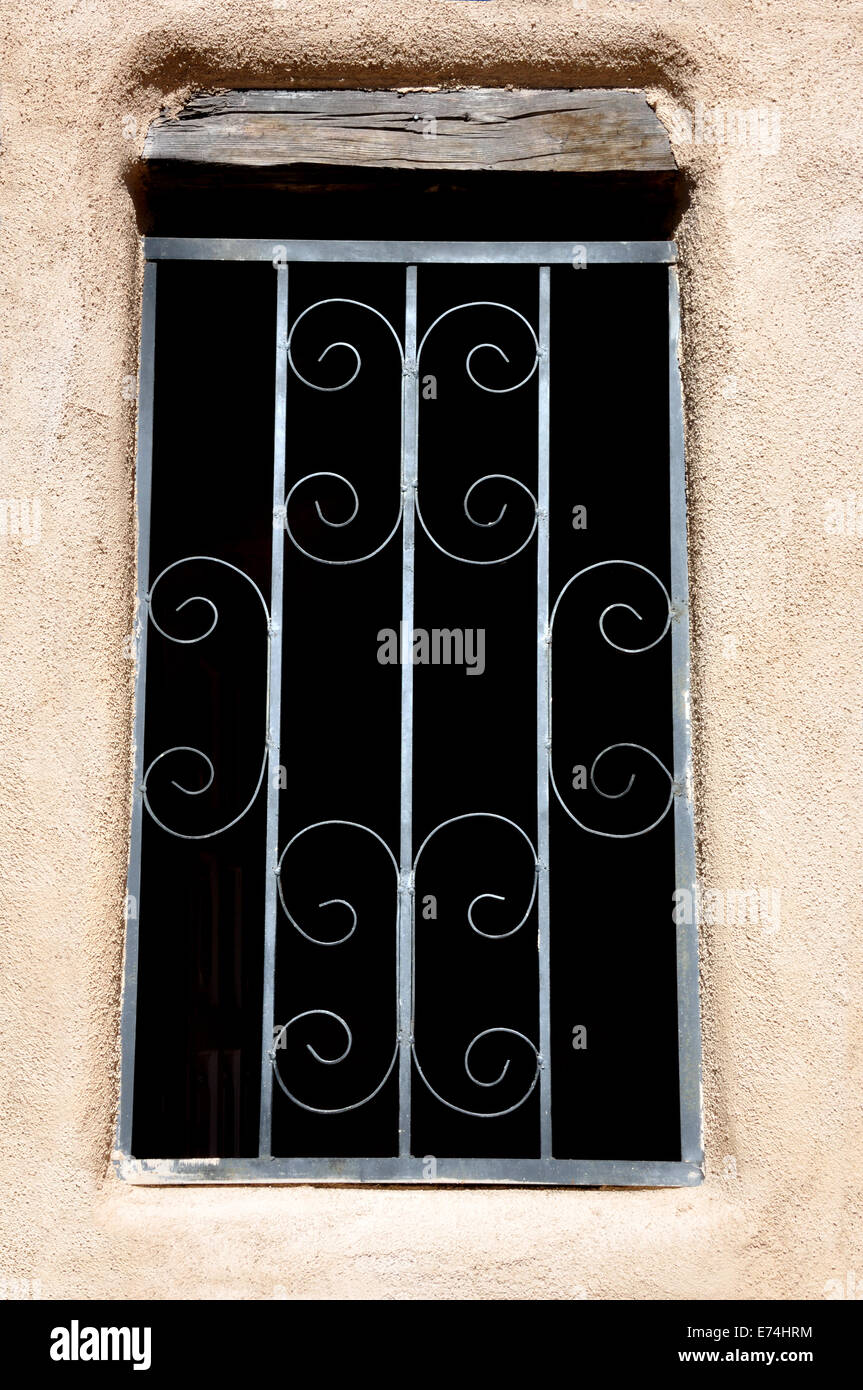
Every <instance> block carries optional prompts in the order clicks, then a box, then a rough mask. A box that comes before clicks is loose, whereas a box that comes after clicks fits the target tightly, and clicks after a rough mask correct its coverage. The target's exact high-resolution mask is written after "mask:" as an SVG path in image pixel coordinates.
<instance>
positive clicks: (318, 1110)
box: [268, 820, 399, 1115]
mask: <svg viewBox="0 0 863 1390" xmlns="http://www.w3.org/2000/svg"><path fill="white" fill-rule="evenodd" d="M335 825H341V826H346V827H348V828H350V829H353V830H362V831H363V832H364V834H366V835H371V836H372V838H373V839H374V840H376V841H377V842H378V844H379V845H382V846H383V848H384V849H385V850H386V853H387V857H388V858H389V861H390V863H391V864H392V866H393V870H394V872H395V876H396V887H398V881H399V866H398V863H397V862H396V859H395V856H394V855H393V852H392V850H391V849H390V847H389V845H388V844H387V843H386V841H385V840H383V839H381V837H380V835H378V833H377V831H375V830H371V829H369V827H368V826H366V825H360V824H359V823H358V822H357V821H347V820H327V821H316V822H315V823H314V824H313V825H307V826H305V827H304V828H303V829H302V830H300V831H298V832H297V834H296V835H294V836H293V837H292V838H291V839H290V840H289V841H288V843H287V844H286V845H285V848H284V849H283V850H282V853H281V855H280V857H279V862H278V865H277V868H276V881H277V884H278V890H279V901H280V902H281V905H282V910H283V911H284V913H285V916H286V917H287V919H288V921H289V922H290V923H291V925H292V926H293V927H295V928H296V930H297V931H298V932H299V934H300V936H302V937H303V938H304V939H305V940H306V941H309V942H311V943H312V944H313V945H315V946H342V945H344V943H345V942H346V941H350V939H351V937H352V936H353V935H354V933H355V931H356V930H357V928H358V926H359V920H358V916H357V912H356V909H355V907H354V906H353V904H352V903H350V902H348V901H347V899H345V898H328V899H326V900H324V901H323V902H320V903H318V907H319V908H322V909H323V908H329V907H342V908H345V909H346V910H347V912H348V913H349V914H350V926H349V927H348V930H347V931H346V932H345V933H344V934H343V935H342V936H340V937H338V938H337V939H335V940H332V941H327V940H321V938H320V937H318V936H313V935H312V934H311V932H308V931H305V930H304V929H303V928H302V927H301V926H300V924H299V922H298V921H297V919H296V917H295V916H294V915H293V913H292V912H291V911H290V908H289V907H288V905H287V902H286V901H285V895H284V890H283V885H282V866H283V864H284V862H285V859H286V858H287V856H288V853H289V852H290V850H291V849H292V847H293V846H294V845H295V844H297V842H298V841H299V840H301V839H302V838H303V836H304V835H308V834H309V833H310V832H311V831H313V830H325V829H328V828H329V827H331V826H335ZM396 978H398V912H396ZM308 1018H331V1019H335V1021H336V1022H337V1023H338V1024H339V1026H340V1028H341V1029H342V1030H343V1032H344V1037H345V1039H346V1042H345V1046H344V1050H343V1051H342V1052H341V1053H339V1055H338V1056H336V1057H322V1056H321V1054H320V1053H319V1052H317V1051H316V1049H315V1048H314V1047H313V1046H312V1044H311V1043H309V1042H307V1043H306V1049H307V1051H308V1052H309V1053H310V1054H311V1056H312V1057H314V1059H315V1061H316V1062H320V1063H321V1065H322V1066H328V1067H334V1066H338V1064H339V1063H340V1062H344V1061H345V1060H346V1058H347V1057H348V1056H349V1055H350V1052H351V1049H352V1048H353V1034H352V1033H351V1030H350V1028H349V1026H348V1024H347V1022H346V1020H345V1019H344V1018H342V1017H341V1015H340V1014H336V1013H333V1012H332V1010H330V1009H306V1010H305V1011H304V1012H303V1013H299V1014H295V1015H294V1016H293V1018H290V1019H289V1020H288V1022H287V1023H285V1024H283V1025H282V1027H281V1028H280V1029H279V1031H278V1033H276V1035H275V1037H274V1039H273V1046H272V1048H271V1049H270V1052H269V1054H268V1055H269V1057H270V1060H271V1062H272V1064H273V1071H274V1073H275V1076H276V1080H277V1081H278V1083H279V1085H280V1087H281V1088H282V1090H283V1091H284V1093H285V1095H286V1096H287V1097H288V1098H289V1100H292V1101H293V1103H294V1104H295V1105H298V1106H300V1108H301V1109H303V1110H308V1111H310V1112H311V1113H313V1114H315V1115H344V1114H346V1113H347V1112H348V1111H349V1110H359V1109H360V1108H361V1107H362V1106H364V1105H367V1104H368V1103H369V1101H371V1100H374V1098H375V1096H376V1095H378V1093H379V1092H380V1091H381V1090H382V1089H383V1087H384V1086H385V1085H386V1083H387V1081H388V1080H389V1078H390V1076H391V1075H392V1070H393V1067H394V1066H395V1062H396V1058H397V1056H398V1052H399V1040H398V1037H397V1038H396V1042H395V1047H394V1050H393V1055H392V1058H391V1060H390V1064H389V1066H388V1067H387V1070H386V1072H385V1073H384V1075H383V1077H382V1078H381V1080H380V1081H379V1083H378V1084H377V1086H375V1088H374V1090H373V1091H371V1092H370V1093H369V1094H368V1095H366V1096H363V1097H362V1099H360V1100H357V1101H354V1102H353V1103H352V1104H350V1105H342V1106H338V1107H335V1108H330V1109H324V1108H323V1107H321V1106H316V1105H309V1104H308V1103H307V1102H306V1101H302V1100H300V1099H299V1097H298V1096H296V1095H294V1093H293V1092H292V1091H291V1090H290V1089H289V1088H288V1086H287V1085H286V1083H285V1081H284V1078H283V1077H282V1074H281V1072H280V1071H279V1064H278V1057H277V1054H278V1052H279V1051H280V1050H283V1049H284V1046H285V1040H286V1038H287V1033H288V1029H289V1028H292V1027H293V1026H294V1024H297V1023H300V1022H301V1021H302V1020H303V1019H308Z"/></svg>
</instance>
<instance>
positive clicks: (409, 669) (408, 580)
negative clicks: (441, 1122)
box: [397, 265, 419, 1158]
mask: <svg viewBox="0 0 863 1390" xmlns="http://www.w3.org/2000/svg"><path fill="white" fill-rule="evenodd" d="M418 430H419V379H418V376H417V268H416V266H415V265H409V266H408V267H407V270H406V275H405V363H404V373H403V376H402V492H403V495H404V517H403V520H402V609H401V632H400V639H401V640H400V643H399V649H400V653H401V661H402V693H401V721H402V729H401V734H402V743H401V833H400V838H399V944H398V967H397V968H398V975H399V1157H400V1158H407V1157H408V1156H409V1155H410V1151H411V1049H412V1045H413V1031H414V1029H413V1005H414V1000H413V995H414V986H413V930H414V928H413V905H414V898H413V732H414V730H413V725H414V667H413V626H414V528H415V510H414V505H415V495H416V486H417V466H418V463H417V460H418V451H419V438H418Z"/></svg>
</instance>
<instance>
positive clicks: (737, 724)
mask: <svg viewBox="0 0 863 1390" xmlns="http://www.w3.org/2000/svg"><path fill="white" fill-rule="evenodd" d="M4 11H5V15H6V18H7V29H6V33H5V36H4V37H3V38H2V46H0V82H2V86H0V107H2V157H0V179H2V191H0V215H2V225H0V267H2V270H0V294H2V314H0V333H2V340H0V399H2V407H0V409H2V445H0V466H2V472H0V498H2V499H18V500H23V501H24V502H25V503H26V502H30V501H31V500H32V499H38V502H39V507H40V510H39V513H38V516H36V515H35V514H34V513H33V511H32V508H31V511H30V512H29V513H28V514H27V515H26V516H24V519H23V522H22V525H23V528H24V529H23V530H19V533H18V534H17V535H12V534H7V535H5V536H0V626H2V656H0V715H2V725H0V750H2V755H0V819H2V826H3V834H2V849H0V900H1V901H2V935H0V1145H2V1151H3V1157H2V1172H0V1192H2V1194H3V1196H2V1202H0V1208H2V1210H0V1224H2V1236H0V1280H3V1281H14V1280H27V1279H29V1280H38V1281H40V1282H41V1290H42V1293H43V1294H44V1295H46V1296H49V1297H72V1296H77V1295H87V1296H93V1297H126V1296H150V1297H201V1296H205V1297H206V1296H217V1297H263V1298H269V1297H274V1296H275V1297H279V1296H284V1295H287V1296H302V1297H308V1296H320V1295H324V1296H327V1295H330V1296H372V1297H374V1296H384V1297H394V1298H405V1297H415V1296H432V1297H442V1298H449V1297H492V1296H507V1295H514V1296H520V1297H549V1296H564V1297H565V1296H585V1295H586V1296H590V1297H603V1298H621V1297H632V1296H635V1297H647V1298H655V1297H672V1298H674V1297H692V1296H695V1297H734V1296H742V1297H786V1296H799V1297H804V1298H820V1297H822V1296H824V1293H825V1286H826V1285H827V1283H828V1281H829V1280H834V1279H836V1280H839V1281H840V1284H841V1287H842V1288H843V1289H846V1288H848V1287H849V1285H848V1278H849V1275H851V1274H853V1273H854V1272H855V1271H856V1272H857V1273H858V1274H859V1276H860V1277H861V1278H863V1251H861V1249H860V1246H859V1244H856V1245H855V1240H857V1241H859V1231H860V1210H859V1208H860V1199H859V1186H860V1184H859V1177H860V1161H859V1157H858V1156H859V1153H860V1150H861V1133H860V1091H859V1081H860V1060H859V1059H860V1019H859V1011H858V1007H857V1006H858V998H857V992H858V991H859V983H858V980H859V966H860V956H861V947H860V915H861V914H860V899H861V887H863V885H861V882H860V877H861V874H860V837H859V834H858V825H859V820H860V814H861V812H860V807H861V786H860V743H861V736H863V688H861V660H860V627H859V625H860V618H861V606H863V602H861V593H863V565H861V553H863V536H858V535H857V533H856V522H855V518H853V517H852V516H850V515H849V512H850V508H849V507H848V505H847V497H848V494H852V495H856V498H857V505H858V506H859V509H860V514H861V517H863V479H861V473H860V438H861V427H863V411H861V397H860V387H859V380H860V372H859V360H860V354H861V349H863V322H861V315H860V308H859V303H858V300H859V293H860V275H859V269H860V259H861V247H863V208H861V201H860V169H861V136H863V118H861V115H860V107H859V93H860V88H861V76H863V74H861V63H860V60H859V58H858V57H855V47H856V50H857V53H858V54H859V53H860V52H861V48H863V45H861V39H863V35H861V24H860V19H859V16H857V17H856V18H855V16H854V14H853V11H852V8H851V7H850V6H848V5H847V4H845V3H842V0H818V3H817V4H816V3H810V4H803V5H801V4H798V3H794V4H791V3H771V4H765V3H759V2H758V0H750V3H741V0H704V3H701V4H699V5H694V4H692V3H685V0H671V3H669V0H642V2H641V3H632V2H629V0H581V3H579V4H562V3H539V2H538V0H523V2H522V3H515V2H514V0H490V3H486V4H475V3H469V2H468V0H464V2H463V3H455V0H386V3H384V2H383V0H367V3H356V4H351V5H345V4H342V3H338V4H337V3H335V2H334V0H298V2H297V3H289V4H286V7H285V8H276V7H275V6H274V5H273V4H271V3H270V0H222V2H221V3H213V4H204V3H199V2H198V0H122V3H121V0H78V3H75V4H72V5H70V4H68V3H56V2H54V3H52V2H50V0H41V3H38V4H36V5H34V4H33V3H31V0H5V3H4ZM10 20H11V25H10V24H9V21H10ZM506 83H512V84H515V85H525V86H544V85H545V86H579V85H585V86H633V87H636V86H637V87H644V88H646V89H647V91H648V93H649V94H650V96H651V99H653V100H655V101H656V104H657V110H658V112H659V114H660V116H661V117H662V119H663V120H665V121H666V123H667V124H669V127H670V128H671V130H672V133H673V137H674V144H675V152H676V154H677V157H678V159H679V161H680V163H681V165H682V166H683V167H684V168H685V169H686V171H687V173H688V174H689V176H690V179H691V196H692V203H691V207H690V209H689V211H688V213H687V214H686V217H685V220H684V223H683V226H682V228H681V231H680V235H679V241H680V244H681V248H682V255H683V271H682V289H683V301H684V350H685V364H684V367H685V392H686V401H687V412H688V437H687V445H688V463H689V475H690V509H691V511H690V518H691V561H692V583H693V607H694V623H695V628H694V640H695V652H694V696H695V713H696V727H695V755H696V772H697V785H696V791H697V812H698V835H699V847H700V856H701V859H700V872H701V874H702V877H703V880H704V883H705V886H706V887H708V888H714V889H718V890H722V891H723V892H726V891H727V890H743V889H746V888H752V887H754V888H764V889H769V890H770V892H772V893H774V894H775V893H777V892H778V893H779V894H780V902H781V916H780V921H779V924H778V926H776V925H775V923H773V924H771V922H770V921H764V920H762V921H759V922H757V923H755V924H751V923H750V924H747V925H736V923H735V922H731V923H728V921H727V920H725V919H726V918H727V916H728V914H727V911H724V910H723V908H724V907H727V899H725V898H723V899H721V900H719V901H718V902H717V903H716V908H717V910H715V911H714V912H713V913H712V914H711V915H713V916H715V917H717V918H718V919H719V920H717V921H714V922H713V924H709V923H708V924H707V925H705V927H704V930H703V935H702V952H703V957H702V976H703V1010H704V1056H705V1119H706V1128H707V1134H706V1138H707V1181H706V1182H705V1184H704V1186H703V1187H701V1188H700V1189H698V1190H697V1191H686V1190H684V1191H677V1190H667V1191H615V1192H590V1191H512V1190H481V1189H479V1190H468V1191H460V1192H459V1191H447V1190H436V1189H423V1190H419V1191H403V1190H400V1191H387V1190H357V1189H346V1190H339V1189H314V1188H296V1189H289V1188H286V1189H250V1190H244V1189H229V1188H222V1189H212V1190H189V1189H182V1188H179V1189H152V1188H149V1189H148V1188H135V1187H131V1186H123V1185H121V1184H120V1183H119V1182H118V1181H117V1179H116V1178H114V1177H113V1175H111V1174H110V1173H109V1169H108V1159H109V1154H110V1149H111V1142H112V1127H113V1120H114V1109H115V1103H116V1087H117V1060H118V1049H117V1027H118V998H119V985H120V967H121V958H122V943H123V921H122V912H123V901H124V893H125V883H124V875H125V863H126V850H127V837H128V811H129V758H128V750H129V743H130V712H131V695H132V674H133V673H132V666H131V662H130V661H129V660H128V657H127V654H126V648H125V646H124V641H125V637H126V634H127V633H128V631H129V629H130V623H131V614H132V594H133V560H134V517H133V438H134V401H133V399H131V397H132V391H131V390H130V381H131V378H132V375H133V374H134V372H135V371H136V365H137V364H136V352H137V315H138V294H139V287H140V280H139V276H140V265H139V259H138V246H137V241H136V227H135V220H134V215H133V209H132V204H131V201H130V198H129V194H128V191H127V188H126V185H125V182H124V177H125V175H126V174H127V173H128V171H129V169H130V166H131V165H132V164H133V162H134V161H135V160H136V158H137V157H138V155H139V152H140V148H141V144H142V141H143V136H144V133H145V131H146V128H147V124H148V122H149V121H150V120H151V119H152V117H153V116H154V115H156V114H157V112H158V110H159V108H160V106H161V105H162V104H163V103H164V102H166V101H167V102H169V103H171V104H175V103H177V102H178V101H179V100H180V99H181V98H182V95H183V93H184V92H186V91H188V90H189V89H191V88H193V87H202V86H208V85H220V86H248V85H253V86H255V85H257V86H271V87H278V86H289V85H291V84H297V85H305V86H327V85H337V84H343V85H354V86H363V85H374V86H387V85H416V86H419V85H434V84H484V85H495V84H506ZM698 103H703V106H704V107H705V108H714V107H717V106H718V107H719V108H721V109H722V111H723V112H726V113H727V112H735V113H736V112H738V111H747V110H751V109H752V108H769V109H770V110H771V111H772V112H773V116H772V117H770V118H769V121H770V122H772V124H770V123H768V125H767V126H766V127H763V128H762V133H761V136H760V137H759V136H756V135H754V134H753V131H754V129H755V128H754V127H749V136H748V137H747V138H746V139H745V140H744V144H743V145H742V146H740V145H737V144H735V145H733V146H731V145H729V144H727V143H725V144H717V143H716V142H715V139H714V138H713V131H715V124H714V123H713V122H711V126H710V127H708V129H707V130H705V129H704V128H703V127H702V126H701V125H700V123H699V120H698ZM777 111H778V113H779V119H780V122H781V127H780V129H781V135H780V138H779V140H778V148H776V145H777V140H776V138H775V136H776V134H777V131H776V124H775V121H776V115H775V113H776V112H777ZM684 112H689V113H691V117H692V122H693V129H692V139H690V140H686V139H685V138H682V137H685V135H686V133H687V132H686V122H685V119H684V118H683V116H682V113H684ZM771 131H772V135H771ZM708 135H710V138H706V137H707V136H708ZM831 499H842V501H843V504H844V508H843V515H842V516H841V517H839V514H838V512H835V509H834V511H831V510H830V504H831ZM834 512H835V515H834ZM838 521H841V522H842V528H843V529H841V530H839V531H836V530H831V529H829V528H830V526H831V525H835V524H836V523H837V522H838ZM28 524H29V525H30V527H31V529H30V530H29V532H28V531H27V525H28ZM6 529H7V532H8V531H9V530H10V527H9V526H7V528H6ZM861 529H863V522H861ZM37 533H38V534H37ZM774 902H775V899H774ZM838 1287H839V1286H838V1285H837V1286H834V1287H833V1292H834V1293H835V1292H836V1290H837V1288H838ZM7 1291H8V1289H7Z"/></svg>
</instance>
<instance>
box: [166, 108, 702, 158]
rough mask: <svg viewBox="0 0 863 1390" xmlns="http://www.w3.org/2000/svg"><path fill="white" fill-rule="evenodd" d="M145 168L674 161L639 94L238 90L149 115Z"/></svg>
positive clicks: (662, 131) (660, 125)
mask: <svg viewBox="0 0 863 1390" xmlns="http://www.w3.org/2000/svg"><path fill="white" fill-rule="evenodd" d="M144 159H145V161H147V162H148V163H150V164H163V165H164V164H173V163H177V162H179V163H183V164H186V165H228V166H238V167H246V168H289V167H291V166H297V165H327V164H329V165H340V166H346V165H347V166H361V167H366V168H393V169H416V168H428V169H441V170H453V171H456V170H470V169H508V170H518V169H524V170H533V171H546V172H556V173H604V172H614V171H628V172H633V173H649V174H655V173H658V172H661V171H666V170H674V169H675V168H676V165H675V162H674V156H673V154H672V151H671V146H670V144H669V140H668V136H667V134H666V132H665V129H664V127H663V126H662V124H661V123H660V121H659V119H658V117H657V116H656V114H655V112H654V111H653V110H652V109H651V107H650V106H649V105H648V103H647V100H646V98H645V97H644V95H643V94H642V93H639V92H633V91H607V90H598V89H597V90H582V91H559V90H554V91H542V90H536V91H524V90H522V91H507V90H505V89H502V88H473V89H470V90H465V91H451V92H395V91H382V92H372V91H290V92H289V91H239V92H222V93H216V94H213V95H205V94H201V95H198V96H195V97H193V98H192V99H191V100H190V101H189V103H188V104H187V105H186V106H185V107H184V108H183V110H182V111H181V112H180V114H179V116H178V117H177V118H169V117H160V118H159V119H157V120H156V121H154V122H153V123H152V125H151V126H150V129H149V131H148V133H147V139H146V143H145V146H144Z"/></svg>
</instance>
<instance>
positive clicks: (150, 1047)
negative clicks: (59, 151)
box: [120, 237, 700, 1185]
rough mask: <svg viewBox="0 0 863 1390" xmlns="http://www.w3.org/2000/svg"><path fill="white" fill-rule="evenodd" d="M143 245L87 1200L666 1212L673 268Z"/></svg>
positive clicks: (680, 646)
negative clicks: (102, 1100)
mask: <svg viewBox="0 0 863 1390" xmlns="http://www.w3.org/2000/svg"><path fill="white" fill-rule="evenodd" d="M145 245H146V256H147V268H146V281H145V299H144V327H143V336H142V370H141V393H140V406H139V412H140V414H139V477H138V495H139V524H140V548H139V564H140V595H141V607H140V617H141V621H140V624H139V630H138V634H137V636H138V657H139V675H138V691H137V704H136V726H135V727H136V773H135V799H134V811H133V827H132V852H131V861H130V882H129V930H128V946H127V973H126V990H125V996H124V1068H125V1070H124V1081H123V1090H122V1098H121V1137H120V1149H121V1155H122V1158H121V1162H122V1165H123V1171H124V1172H125V1173H126V1174H127V1175H129V1176H133V1177H143V1178H146V1177H148V1176H150V1177H157V1178H159V1179H161V1180H172V1181H184V1180H185V1181H189V1180H198V1179H204V1180H218V1181H273V1180H283V1181H292V1180H293V1181H309V1180H315V1179H317V1180H324V1181H361V1180H370V1181H396V1182H420V1181H423V1180H429V1179H431V1180H436V1181H439V1182H449V1181H467V1182H534V1183H566V1184H573V1183H580V1184H616V1183H622V1184H627V1183H634V1184H640V1185H643V1184H650V1183H655V1184H660V1183H666V1184H674V1183H691V1182H696V1181H698V1180H699V1177H700V1169H699V1161H700V1139H699V1126H700V1116H699V1107H700V1100H699V1094H698V1073H699V1061H698V1056H699V1052H698V1012H697V968H696V957H695V927H694V925H693V923H692V920H691V914H688V913H686V912H683V913H681V912H677V913H676V916H677V917H678V918H679V919H680V920H679V921H675V918H674V915H673V909H674V902H675V899H674V896H673V895H674V893H675V891H676V890H677V891H679V890H681V889H683V890H684V892H685V890H687V889H691V886H692V883H693V880H694V866H693V836H692V810H691V797H690V792H689V747H688V726H687V710H686V704H685V702H686V698H687V688H688V676H687V670H688V666H687V660H688V658H687V640H688V639H687V617H686V613H687V606H686V593H687V589H686V548H685V517H684V478H683V458H682V436H681V408H680V395H679V383H678V377H677V362H676V344H677V310H676V282H675V270H674V259H675V251H674V246H673V244H672V243H669V242H662V241H658V242H629V243H620V242H596V243H585V244H582V245H580V246H576V247H573V245H572V244H567V243H553V242H546V243H535V244H530V243H491V242H483V243H469V242H461V243H459V242H446V243H445V242H426V243H422V242H417V243H404V242H366V243H362V242H349V241H341V242H340V241H303V242H284V243H273V242H269V241H268V242H262V241H255V240H242V239H240V240H224V239H223V240H218V241H212V240H211V241H208V240H201V239H194V238H164V237H155V238H150V239H148V240H147V242H146V243H145ZM133 1097H134V1098H133Z"/></svg>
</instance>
